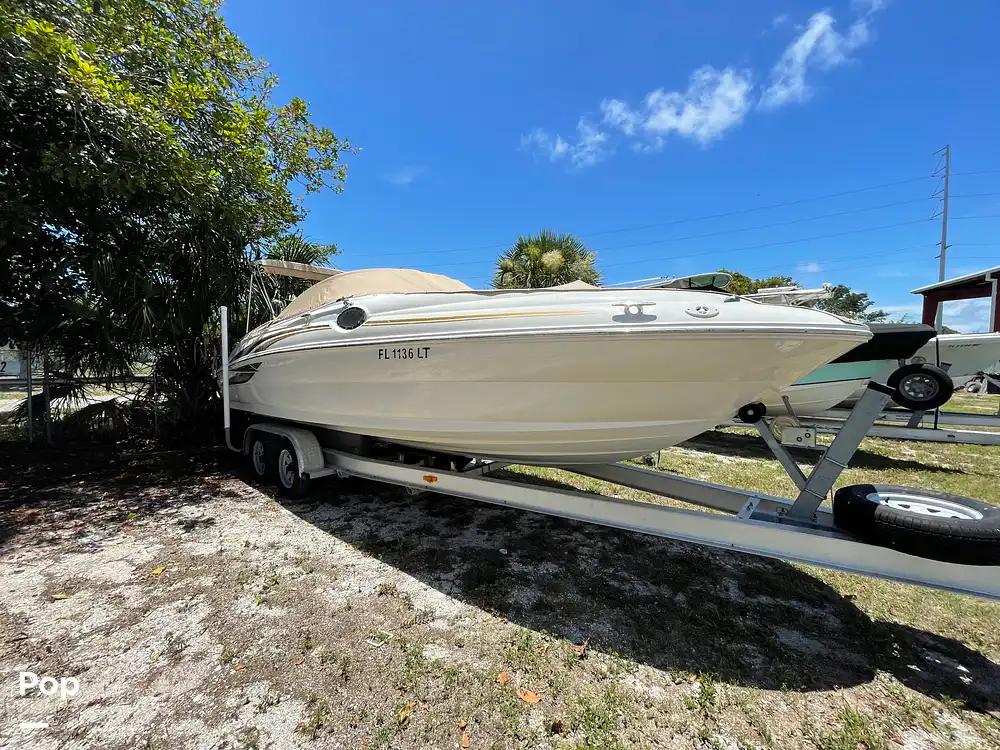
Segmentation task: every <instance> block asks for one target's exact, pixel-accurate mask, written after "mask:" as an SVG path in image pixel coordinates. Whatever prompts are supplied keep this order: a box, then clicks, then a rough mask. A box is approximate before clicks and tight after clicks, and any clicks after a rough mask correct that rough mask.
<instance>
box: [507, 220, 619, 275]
mask: <svg viewBox="0 0 1000 750" xmlns="http://www.w3.org/2000/svg"><path fill="white" fill-rule="evenodd" d="M595 261H596V257H595V255H594V253H593V252H591V251H590V250H589V249H588V248H587V246H586V245H584V244H583V243H582V242H581V241H580V240H578V239H577V238H576V237H574V236H573V235H571V234H556V233H555V232H552V231H549V230H548V229H543V230H542V231H541V232H539V233H538V234H536V235H533V236H521V237H518V238H517V242H515V243H514V244H513V245H512V246H511V247H510V248H509V249H508V250H507V251H506V252H504V254H503V255H501V256H500V257H499V258H498V259H497V270H496V273H495V274H494V276H493V286H494V288H496V289H534V288H543V287H550V286H556V285H558V284H567V283H569V282H571V281H585V282H587V283H588V284H595V285H596V284H599V283H600V281H601V276H600V274H599V273H598V272H597V269H596V268H594V262H595Z"/></svg>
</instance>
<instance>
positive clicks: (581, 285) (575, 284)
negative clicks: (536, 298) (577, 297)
mask: <svg viewBox="0 0 1000 750" xmlns="http://www.w3.org/2000/svg"><path fill="white" fill-rule="evenodd" d="M597 288H598V287H596V286H594V285H593V284H588V283H587V282H586V281H581V280H580V279H577V280H576V281H569V282H567V283H565V284H556V285H555V286H550V287H549V289H597Z"/></svg>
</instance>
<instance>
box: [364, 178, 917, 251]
mask: <svg viewBox="0 0 1000 750" xmlns="http://www.w3.org/2000/svg"><path fill="white" fill-rule="evenodd" d="M929 179H933V175H922V176H920V177H910V178H908V179H905V180H896V181H893V182H883V183H880V184H877V185H868V186H865V187H860V188H854V189H852V190H842V191H840V192H836V193H827V194H825V195H816V196H812V197H809V198H798V199H796V200H792V201H783V202H781V203H771V204H768V205H765V206H754V207H750V208H742V209H736V210H733V211H724V212H721V213H715V214H703V215H701V216H692V217H686V218H681V219H673V220H671V221H666V222H656V223H651V224H638V225H632V226H625V227H616V228H612V229H601V230H595V231H588V232H578V233H576V234H577V235H578V236H580V237H598V236H602V235H606V234H618V233H622V232H632V231H640V230H643V229H654V228H658V227H666V226H676V225H678V224H687V223H694V222H698V221H707V220H708V219H721V218H726V217H730V216H740V215H743V214H748V213H754V212H757V211H770V210H773V209H775V208H785V207H787V206H797V205H801V204H803V203H811V202H814V201H819V200H827V199H829V198H840V197H843V196H846V195H856V194H858V193H864V192H870V191H872V190H881V189H884V188H888V187H896V186H898V185H907V184H912V183H914V182H920V181H922V180H929ZM914 202H916V201H914ZM889 205H896V204H889ZM858 210H872V209H858ZM833 215H836V214H833ZM509 244H510V242H509V241H506V242H495V243H491V244H489V245H476V246H470V247H457V248H444V249H437V250H405V251H393V252H388V253H382V252H377V251H373V252H372V253H369V254H377V255H378V256H379V257H382V258H386V257H398V256H402V255H438V254H444V253H460V252H472V251H475V250H494V249H501V248H504V247H507V246H509Z"/></svg>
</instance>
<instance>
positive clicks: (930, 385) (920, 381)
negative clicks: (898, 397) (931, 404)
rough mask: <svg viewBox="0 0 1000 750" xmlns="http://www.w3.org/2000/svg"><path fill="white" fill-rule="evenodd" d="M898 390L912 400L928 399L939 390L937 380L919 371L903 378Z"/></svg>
mask: <svg viewBox="0 0 1000 750" xmlns="http://www.w3.org/2000/svg"><path fill="white" fill-rule="evenodd" d="M899 390H900V392H901V393H902V394H903V395H904V396H906V397H907V398H910V399H913V400H914V401H930V400H931V399H932V398H934V397H935V396H936V395H937V394H938V391H939V390H940V388H939V386H938V383H937V381H936V380H935V379H934V378H932V377H930V376H929V375H921V374H920V373H917V374H914V375H910V376H909V377H907V378H903V381H902V382H901V383H900V384H899Z"/></svg>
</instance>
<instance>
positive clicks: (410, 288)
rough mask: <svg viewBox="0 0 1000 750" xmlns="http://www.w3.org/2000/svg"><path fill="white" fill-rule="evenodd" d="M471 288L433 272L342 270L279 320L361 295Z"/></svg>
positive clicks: (295, 302)
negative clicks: (342, 271) (328, 303)
mask: <svg viewBox="0 0 1000 750" xmlns="http://www.w3.org/2000/svg"><path fill="white" fill-rule="evenodd" d="M471 290H472V287H470V286H467V285H465V284H463V283H462V282H461V281H458V280H456V279H450V278H448V277H447V276H441V275H440V274H436V273H425V272H424V271H413V270H411V269H408V268H371V269H365V270H364V271H346V272H344V273H338V274H337V275H336V276H331V277H330V278H328V279H324V280H323V281H321V282H319V283H318V284H314V285H313V286H311V287H309V288H308V289H306V290H305V291H304V292H302V294H300V295H299V296H298V297H296V298H295V299H293V300H292V301H291V302H289V303H288V306H287V307H286V308H285V309H284V310H282V311H281V313H279V314H278V317H279V318H290V317H292V316H293V315H301V314H302V313H306V312H309V311H310V310H315V309H316V308H317V307H319V306H320V305H325V304H326V303H327V302H334V301H336V300H338V299H343V298H344V297H360V296H362V295H365V294H420V293H426V292H468V291H471Z"/></svg>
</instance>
